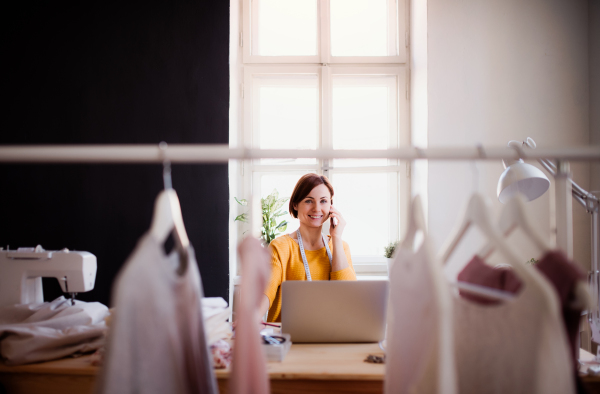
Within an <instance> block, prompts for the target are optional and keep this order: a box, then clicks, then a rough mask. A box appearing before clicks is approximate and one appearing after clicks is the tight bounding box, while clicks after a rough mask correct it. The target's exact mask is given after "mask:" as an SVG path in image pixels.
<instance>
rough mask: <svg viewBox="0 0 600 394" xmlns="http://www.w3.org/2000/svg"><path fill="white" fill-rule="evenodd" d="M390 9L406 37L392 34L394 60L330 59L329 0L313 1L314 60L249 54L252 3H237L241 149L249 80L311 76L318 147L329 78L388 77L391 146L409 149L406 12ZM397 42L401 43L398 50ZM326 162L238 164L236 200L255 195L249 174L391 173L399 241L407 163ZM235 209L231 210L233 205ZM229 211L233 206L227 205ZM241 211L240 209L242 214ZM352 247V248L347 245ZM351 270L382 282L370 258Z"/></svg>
mask: <svg viewBox="0 0 600 394" xmlns="http://www.w3.org/2000/svg"><path fill="white" fill-rule="evenodd" d="M392 3H393V4H394V5H395V6H396V9H397V20H398V25H397V30H398V32H403V31H405V32H406V33H405V34H404V35H403V34H397V37H398V38H397V41H398V42H397V45H398V51H399V53H398V55H397V56H385V57H384V56H381V57H379V56H365V57H339V56H338V57H336V56H331V55H330V53H329V52H330V45H329V39H330V37H329V29H328V24H329V7H330V0H317V12H318V18H319V20H320V23H318V24H317V28H318V34H317V40H318V43H317V46H318V48H317V49H318V50H317V52H318V54H317V55H316V56H259V55H252V54H251V26H250V23H251V4H252V0H242V5H243V12H242V14H243V15H242V26H241V27H242V29H241V34H240V46H241V47H242V48H241V52H242V56H241V59H239V60H241V62H239V63H238V65H239V66H240V67H241V68H240V69H241V77H242V87H241V102H242V111H241V114H242V122H241V126H242V127H241V129H240V130H239V131H238V136H239V137H240V138H239V140H240V142H241V145H242V146H247V147H250V146H256V145H255V143H254V141H253V139H254V138H255V135H253V134H254V133H253V131H252V130H253V82H252V79H253V76H254V75H273V74H280V75H285V74H290V75H293V74H299V73H300V74H313V75H316V76H317V77H318V83H319V102H318V105H319V108H318V113H319V115H318V116H319V120H318V124H319V130H318V147H321V148H333V134H332V133H333V129H332V126H333V125H332V116H331V115H332V92H333V91H332V77H333V76H335V75H357V76H360V75H394V76H396V78H397V96H398V100H397V123H398V124H397V146H408V145H410V111H409V91H408V83H409V80H410V78H409V65H408V63H407V52H408V49H407V48H406V46H407V45H406V44H407V43H408V32H407V30H406V29H407V27H408V23H407V19H406V17H407V15H408V12H407V6H408V4H407V3H406V2H405V1H404V0H388V4H392ZM401 37H404V38H405V40H404V44H405V45H401V44H402V42H401V41H402V40H401ZM329 164H330V163H329V161H328V160H317V161H316V163H315V164H281V165H279V164H260V161H259V160H247V161H244V162H242V163H239V166H240V173H241V175H242V176H241V178H242V180H241V182H238V185H239V186H241V192H242V195H246V196H247V195H248V193H258V194H260V182H256V180H255V174H260V173H269V172H272V173H277V172H279V173H285V172H299V171H313V172H316V173H318V174H324V175H327V176H332V175H333V177H335V173H348V172H353V173H369V172H388V173H394V172H396V173H397V188H398V190H397V196H398V198H397V205H398V211H397V213H398V214H396V215H393V216H394V218H393V220H395V223H394V226H395V227H396V229H397V230H396V232H397V234H391V237H392V238H393V236H394V235H396V239H400V235H401V234H402V233H403V226H404V223H402V221H400V218H402V217H406V214H407V213H408V207H409V203H410V190H411V185H410V183H411V180H410V163H409V162H400V161H397V162H396V163H395V164H391V165H386V166H371V167H335V168H333V167H330V165H329ZM234 205H237V204H234ZM232 206H233V205H232ZM243 210H244V209H240V210H239V211H240V213H241V211H243ZM234 225H235V226H237V235H238V237H239V238H241V237H242V234H243V233H244V232H245V231H247V230H248V225H246V224H242V225H238V223H237V222H236V223H234ZM350 246H351V247H352V245H350ZM352 259H353V264H354V268H355V271H356V273H357V275H359V276H363V275H367V276H372V275H377V276H382V275H383V276H387V259H385V258H384V257H383V256H375V255H367V256H364V255H363V256H361V255H355V254H354V253H353V255H352Z"/></svg>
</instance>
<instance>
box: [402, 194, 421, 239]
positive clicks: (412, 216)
mask: <svg viewBox="0 0 600 394" xmlns="http://www.w3.org/2000/svg"><path fill="white" fill-rule="evenodd" d="M426 228H427V226H426V224H425V215H423V205H422V204H421V197H420V196H419V195H418V194H417V195H416V196H415V197H414V198H413V200H412V203H411V206H410V210H409V214H408V229H407V230H406V235H405V236H404V239H403V240H402V242H401V243H400V248H401V249H408V250H412V249H413V245H414V242H415V236H416V235H417V233H418V232H419V231H422V232H423V235H425V233H426V231H427V230H426Z"/></svg>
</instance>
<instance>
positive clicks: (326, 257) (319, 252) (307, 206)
mask: <svg viewBox="0 0 600 394" xmlns="http://www.w3.org/2000/svg"><path fill="white" fill-rule="evenodd" d="M332 197H333V186H331V183H330V182H329V180H328V179H327V177H325V176H321V175H317V174H306V175H304V176H303V177H302V178H300V180H299V181H298V183H296V186H295V187H294V191H293V193H292V196H291V198H290V205H289V211H290V214H291V215H292V217H294V218H298V219H299V220H300V228H299V229H298V230H297V231H295V232H293V233H291V234H286V235H282V236H281V237H278V238H276V239H274V240H273V241H272V242H271V245H270V246H269V248H270V252H271V279H270V280H269V284H268V286H267V289H266V291H265V297H264V299H263V301H262V304H261V312H262V313H263V314H264V313H266V312H267V310H268V311H269V316H268V321H270V322H279V321H281V284H282V283H283V282H284V281H286V280H307V279H308V278H309V277H310V278H311V279H312V280H356V274H355V273H354V268H352V259H351V258H350V248H349V247H348V244H347V243H346V242H344V241H342V233H343V231H344V228H345V227H346V220H344V217H343V216H342V215H341V214H340V212H339V211H338V210H337V209H335V208H334V207H333V203H332ZM326 220H332V221H334V220H335V222H336V223H337V224H336V225H335V226H334V225H333V224H331V225H330V229H329V234H330V235H329V236H325V235H323V234H322V232H321V231H322V229H323V223H325V221H326ZM302 248H303V249H304V255H305V256H306V261H307V263H308V268H309V272H306V270H305V266H304V261H303V256H302V252H301V249H302Z"/></svg>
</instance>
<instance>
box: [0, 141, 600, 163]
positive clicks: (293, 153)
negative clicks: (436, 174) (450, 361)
mask: <svg viewBox="0 0 600 394" xmlns="http://www.w3.org/2000/svg"><path fill="white" fill-rule="evenodd" d="M165 145H166V144H165ZM286 158H317V159H401V160H417V159H427V160H501V159H518V158H523V159H534V160H537V159H557V160H566V161H600V145H596V146H576V147H560V148H541V147H539V148H537V149H535V150H531V149H521V148H509V147H487V148H486V147H483V146H481V145H479V146H471V147H440V148H435V147H434V148H426V149H421V148H415V147H406V148H398V149H386V150H333V149H316V150H299V149H254V148H230V147H229V146H228V145H227V144H173V145H168V146H167V147H165V146H164V145H163V147H162V148H160V147H159V146H158V145H149V144H139V145H138V144H132V145H3V146H0V163H98V164H102V163H105V164H108V163H121V164H135V163H145V164H150V163H157V164H158V163H163V162H164V161H165V160H168V161H170V162H171V163H227V162H228V161H229V160H245V159H286Z"/></svg>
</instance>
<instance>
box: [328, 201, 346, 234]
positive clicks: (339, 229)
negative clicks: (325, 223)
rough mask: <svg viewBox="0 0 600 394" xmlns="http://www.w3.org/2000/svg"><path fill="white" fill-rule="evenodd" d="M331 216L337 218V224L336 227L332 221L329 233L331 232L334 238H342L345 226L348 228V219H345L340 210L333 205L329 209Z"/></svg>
mask: <svg viewBox="0 0 600 394" xmlns="http://www.w3.org/2000/svg"><path fill="white" fill-rule="evenodd" d="M329 218H330V220H331V219H332V218H335V219H337V225H336V226H335V227H334V226H333V224H332V223H330V226H329V234H331V237H332V238H339V239H342V233H343V232H344V228H346V219H344V217H343V216H342V214H341V213H340V211H338V210H337V209H336V208H334V207H333V205H332V206H331V208H330V209H329Z"/></svg>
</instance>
